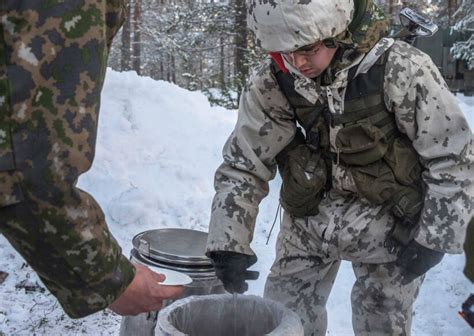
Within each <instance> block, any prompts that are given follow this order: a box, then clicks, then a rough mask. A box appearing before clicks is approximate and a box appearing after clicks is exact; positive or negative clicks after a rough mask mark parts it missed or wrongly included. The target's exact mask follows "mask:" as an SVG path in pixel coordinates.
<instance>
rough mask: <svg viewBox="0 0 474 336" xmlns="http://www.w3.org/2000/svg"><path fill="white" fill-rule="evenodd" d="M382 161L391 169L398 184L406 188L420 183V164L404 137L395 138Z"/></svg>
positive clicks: (408, 141)
mask: <svg viewBox="0 0 474 336" xmlns="http://www.w3.org/2000/svg"><path fill="white" fill-rule="evenodd" d="M384 160H385V161H386V162H387V164H388V165H389V166H390V168H391V169H392V171H393V173H394V174H395V177H396V179H397V181H398V182H399V183H401V184H403V185H408V186H410V185H415V184H416V185H418V184H419V183H420V177H421V171H422V168H421V164H420V161H419V159H418V154H417V153H416V151H415V150H414V149H413V147H412V145H411V144H410V140H409V139H408V138H406V136H400V137H397V138H396V139H395V140H394V141H393V142H392V144H391V146H390V149H389V150H388V151H387V154H386V155H385V157H384Z"/></svg>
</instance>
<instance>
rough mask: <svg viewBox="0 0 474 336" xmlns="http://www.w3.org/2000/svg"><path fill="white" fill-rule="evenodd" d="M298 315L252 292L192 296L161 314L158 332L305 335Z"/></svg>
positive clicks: (163, 335) (173, 335)
mask: <svg viewBox="0 0 474 336" xmlns="http://www.w3.org/2000/svg"><path fill="white" fill-rule="evenodd" d="M303 334H304V330H303V325H302V324H301V319H300V318H299V316H298V315H297V314H296V313H294V312H293V311H291V310H290V309H289V308H286V307H285V306H284V305H283V304H281V303H279V302H275V301H272V300H268V299H264V298H261V297H258V296H253V295H234V296H232V295H229V294H224V295H222V294H221V295H207V296H192V297H188V298H185V299H183V300H179V301H176V302H174V303H173V304H172V305H169V306H168V307H166V308H164V309H162V310H161V311H160V313H159V315H158V327H157V330H156V334H155V335H158V336H186V335H191V336H263V335H268V336H270V335H271V336H288V335H291V336H303Z"/></svg>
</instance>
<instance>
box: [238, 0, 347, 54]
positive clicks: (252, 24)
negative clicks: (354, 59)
mask: <svg viewBox="0 0 474 336" xmlns="http://www.w3.org/2000/svg"><path fill="white" fill-rule="evenodd" d="M247 9H248V16H247V22H248V26H249V28H250V29H251V30H252V32H253V33H254V36H255V41H256V43H257V44H258V45H260V46H261V47H262V48H263V49H265V50H267V51H279V52H290V51H294V50H296V49H298V48H301V47H303V46H306V45H309V44H312V43H315V42H317V41H322V40H324V39H327V38H330V37H335V36H337V35H338V34H340V33H342V32H344V31H345V30H346V29H347V27H348V26H349V24H350V23H351V20H352V16H353V13H354V2H353V0H247Z"/></svg>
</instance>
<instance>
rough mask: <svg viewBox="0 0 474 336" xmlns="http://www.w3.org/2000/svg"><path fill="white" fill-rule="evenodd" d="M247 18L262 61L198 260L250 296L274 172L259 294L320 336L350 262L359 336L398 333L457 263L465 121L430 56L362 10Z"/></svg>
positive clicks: (465, 193) (255, 8)
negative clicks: (433, 274)
mask: <svg viewBox="0 0 474 336" xmlns="http://www.w3.org/2000/svg"><path fill="white" fill-rule="evenodd" d="M354 5H355V7H354ZM248 10H249V15H248V22H249V26H250V28H251V30H252V32H253V34H254V37H255V39H256V40H257V41H258V43H259V44H260V45H261V46H262V47H263V48H265V49H266V50H268V51H270V52H271V53H270V55H271V58H268V59H267V60H266V61H265V62H263V64H262V65H261V66H259V67H258V68H257V69H256V70H255V71H254V73H253V74H252V75H251V77H250V79H249V81H248V84H247V86H246V88H245V89H244V92H243V94H242V97H241V101H240V106H239V116H238V120H237V124H236V126H235V129H234V131H233V132H232V134H231V135H230V137H229V139H228V141H227V142H226V144H225V146H224V150H223V155H224V162H223V163H222V165H221V166H220V167H219V168H218V169H217V172H216V176H215V189H216V195H215V197H214V200H213V204H212V214H211V221H210V228H209V238H208V244H207V253H208V255H209V256H210V257H211V258H212V259H213V260H214V262H215V265H216V268H217V270H218V275H219V276H220V278H221V279H222V280H223V282H224V285H225V286H226V288H227V289H228V290H229V291H231V292H232V291H237V292H243V291H245V290H246V288H247V286H246V284H245V280H248V279H253V278H255V274H252V273H249V271H246V270H247V268H248V267H249V266H251V265H252V264H253V263H255V262H256V256H255V254H254V252H253V250H252V249H251V247H250V242H251V241H252V237H253V231H254V227H255V222H256V217H257V213H258V206H259V203H260V201H261V200H262V199H263V198H264V197H265V196H266V195H267V193H268V181H270V180H271V179H273V178H274V176H275V174H276V171H277V166H278V168H281V167H282V170H283V171H281V172H282V173H283V174H282V177H283V186H282V190H281V193H280V195H281V197H280V199H281V202H282V206H283V207H284V208H285V214H284V216H283V221H282V225H281V228H280V233H279V236H278V240H277V246H276V259H275V262H274V264H273V266H272V269H271V272H270V275H269V276H268V279H267V282H266V286H265V293H264V295H265V296H266V297H268V298H271V299H274V300H277V301H280V302H282V303H284V304H285V305H286V306H287V307H289V308H291V309H293V310H294V311H295V312H297V313H298V314H299V315H300V317H301V319H302V322H303V324H304V328H305V335H307V336H308V335H325V333H326V324H327V317H326V308H325V305H326V301H327V298H328V296H329V293H330V291H331V288H332V285H333V283H334V279H335V277H336V274H337V271H338V268H339V265H340V262H341V260H348V261H351V262H352V263H353V269H354V273H355V275H356V282H355V284H354V287H353V290H352V297H351V301H352V312H353V328H354V332H355V333H356V335H409V334H410V327H411V318H412V307H413V303H414V301H415V299H416V297H417V295H418V292H419V289H420V286H421V283H422V282H423V279H424V274H425V273H426V271H428V269H430V268H431V267H433V266H435V265H436V264H437V263H439V262H440V260H441V258H442V256H443V255H444V253H461V251H462V243H463V241H464V236H465V230H466V225H467V222H468V220H469V218H470V217H471V214H472V210H473V194H474V192H473V188H474V185H473V184H472V176H473V168H472V167H473V165H472V162H473V157H474V153H473V147H472V142H473V139H472V133H471V130H470V129H469V126H468V124H467V121H466V119H465V117H464V115H463V113H462V111H461V110H460V108H459V106H458V105H457V103H456V100H455V98H454V97H453V96H452V94H451V93H450V92H449V90H448V89H447V86H446V84H445V82H444V81H443V79H442V77H441V75H440V74H439V72H438V70H437V68H436V66H435V65H434V64H433V62H432V61H431V59H430V58H429V57H428V56H427V55H425V54H424V53H422V52H420V51H419V50H417V49H415V48H413V47H411V46H410V45H408V44H406V43H404V42H402V41H394V40H393V39H390V38H382V39H381V37H383V35H384V33H385V31H386V27H387V25H386V20H385V18H384V16H383V13H382V12H381V11H380V10H379V9H378V8H377V7H376V6H375V4H373V2H372V1H352V0H318V1H311V0H309V1H287V0H273V1H249V2H248ZM299 127H301V128H304V130H305V136H304V135H302V134H301V133H302V132H300V131H299V130H298V128H299ZM301 139H303V140H301ZM308 148H309V149H308ZM288 153H289V154H288ZM308 153H309V154H308ZM283 154H285V155H283ZM282 155H283V156H282ZM281 158H283V162H284V163H285V165H283V166H282V165H280V162H282V160H281ZM277 163H278V165H277ZM321 167H323V168H321ZM298 169H300V171H301V173H299V174H298V173H297V170H298ZM318 169H319V170H318ZM324 172H325V173H324ZM321 176H323V177H324V176H327V177H326V178H325V180H323V181H320V180H318V178H319V179H320V178H321ZM304 177H306V179H305V178H304ZM313 182H314V183H313ZM321 182H322V183H321ZM308 191H309V192H308ZM400 228H402V231H401V232H402V233H401V234H400V235H395V232H399V231H398V229H400ZM395 238H397V239H395Z"/></svg>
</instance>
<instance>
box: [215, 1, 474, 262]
mask: <svg viewBox="0 0 474 336" xmlns="http://www.w3.org/2000/svg"><path fill="white" fill-rule="evenodd" d="M372 8H373V7H372ZM268 10H272V9H271V8H269V9H268ZM372 13H373V14H372V18H371V20H372V21H378V20H377V16H378V15H380V13H379V12H374V11H373V12H372ZM289 24H290V25H291V22H289ZM371 25H372V22H364V23H363V24H362V27H365V30H366V31H367V32H369V33H370V32H371V31H373V29H370V28H369V29H367V27H370V26H371ZM376 40H378V38H377V39H374V38H373V36H366V38H365V41H366V42H367V41H374V42H375V41H376ZM374 42H373V43H371V45H372V46H373V45H374ZM362 44H364V43H362ZM365 47H366V46H365ZM365 47H364V48H365ZM366 50H368V49H364V50H363V52H366ZM362 57H363V55H361V57H358V58H356V59H355V60H354V61H353V62H352V64H351V65H350V66H357V65H358V64H359V62H361V59H362ZM341 64H344V62H341ZM333 66H334V65H333ZM339 66H340V64H339ZM350 66H346V67H345V68H344V69H343V70H341V71H338V72H337V73H336V76H335V79H334V81H333V82H332V84H330V85H327V86H321V87H318V85H316V84H315V82H314V81H312V80H309V79H305V78H297V80H296V81H295V89H296V91H297V92H299V93H300V94H301V95H302V96H303V97H304V98H306V99H307V100H308V101H311V100H313V101H314V102H315V101H317V100H318V99H319V100H321V101H324V102H326V103H327V102H328V92H329V93H330V94H329V96H331V97H332V105H333V109H334V111H335V112H336V113H343V110H344V107H343V100H344V89H345V87H346V86H347V73H348V69H349V67H350ZM385 69H386V70H385V75H384V103H385V105H386V107H387V109H388V110H389V111H391V112H392V113H393V116H394V118H395V121H396V125H397V127H398V129H399V131H400V132H402V133H403V134H406V135H407V137H408V138H409V139H410V140H411V141H412V144H413V147H414V148H415V150H416V151H417V153H418V154H419V156H420V162H421V164H422V166H423V169H424V171H423V174H422V179H423V182H424V184H425V186H426V194H425V200H424V207H423V209H422V212H421V215H420V220H419V230H418V232H417V233H416V236H415V239H416V241H417V242H418V243H420V244H421V245H423V246H425V247H428V248H430V249H434V250H437V251H443V252H448V253H460V252H461V251H462V243H463V241H464V236H465V230H466V226H467V223H468V221H469V219H470V216H471V213H472V208H473V194H474V190H473V188H474V184H473V183H472V176H473V169H474V168H473V166H472V162H473V158H474V153H473V146H472V144H473V138H472V133H471V130H470V129H469V126H468V123H467V121H466V119H465V117H464V114H463V113H462V111H461V110H460V108H459V106H458V105H457V103H456V100H455V98H454V96H453V95H452V94H451V93H450V92H449V90H448V88H447V86H446V84H445V82H444V81H443V79H442V77H441V75H440V73H439V71H438V69H437V68H436V66H435V65H434V64H433V62H432V61H431V59H430V58H429V57H428V56H427V55H426V54H424V53H422V52H420V51H419V50H417V49H416V48H413V47H411V46H410V45H408V44H406V43H404V42H401V41H396V42H395V43H394V44H393V45H392V46H391V48H390V50H389V51H388V56H387V64H386V68H385ZM294 117H295V116H294V113H293V110H292V108H291V106H290V104H289V102H288V100H287V98H286V97H285V96H284V94H283V93H282V91H281V89H280V87H279V86H278V83H277V81H276V78H275V76H274V74H273V73H272V71H271V60H267V61H266V62H264V63H263V64H262V65H261V66H260V67H258V68H257V69H256V70H255V71H254V72H253V74H252V75H251V76H250V79H249V81H248V84H247V86H246V88H245V89H244V91H243V94H242V97H241V101H240V107H239V115H238V121H237V124H236V126H235V129H234V131H233V132H232V134H231V135H230V137H229V139H228V141H227V142H226V144H225V146H224V149H223V156H224V162H223V164H222V165H221V166H220V167H219V168H218V169H217V172H216V176H215V189H216V195H215V197H214V200H213V204H212V214H211V221H210V229H209V239H208V245H207V250H208V251H216V250H228V251H235V252H240V253H245V254H254V252H253V251H252V249H251V248H250V242H251V241H252V237H253V230H254V227H255V222H256V217H257V213H258V205H259V203H260V201H261V200H262V199H263V198H264V197H265V196H266V195H267V193H268V191H269V190H268V181H270V180H271V179H273V178H274V176H275V174H276V162H275V157H276V156H277V154H279V153H280V152H281V151H282V150H283V149H284V148H285V147H286V146H287V145H288V144H289V143H290V142H291V141H292V139H293V138H294V136H295V132H296V125H295V121H294ZM335 132H337V130H336V129H332V128H331V129H330V133H331V134H330V139H333V140H334V139H335ZM345 177H347V172H345V171H344V168H343V167H338V166H336V167H334V168H333V175H332V185H333V189H332V190H331V191H330V192H329V193H328V194H327V196H326V197H325V198H324V199H323V200H322V201H321V204H320V206H319V214H318V215H316V216H310V217H306V218H296V220H299V221H304V222H305V223H306V224H305V225H307V226H313V227H316V231H318V232H320V233H321V236H324V240H325V242H324V244H323V246H321V247H320V249H321V251H320V253H321V256H322V257H323V259H324V255H329V254H333V253H331V252H335V253H337V255H339V256H340V257H341V258H342V259H345V260H350V261H358V262H369V263H383V262H390V261H394V260H395V259H396V255H395V254H393V253H391V252H390V251H389V249H388V248H385V247H384V242H385V240H386V238H387V236H388V234H389V232H390V230H391V228H392V226H393V223H394V218H393V217H392V216H391V215H390V214H387V213H385V214H383V215H381V213H382V212H381V206H374V205H371V204H370V203H369V202H368V201H367V200H366V199H364V198H360V197H358V196H357V194H356V193H354V192H351V190H352V191H353V190H354V187H355V186H351V185H347V181H350V179H347V178H345Z"/></svg>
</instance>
